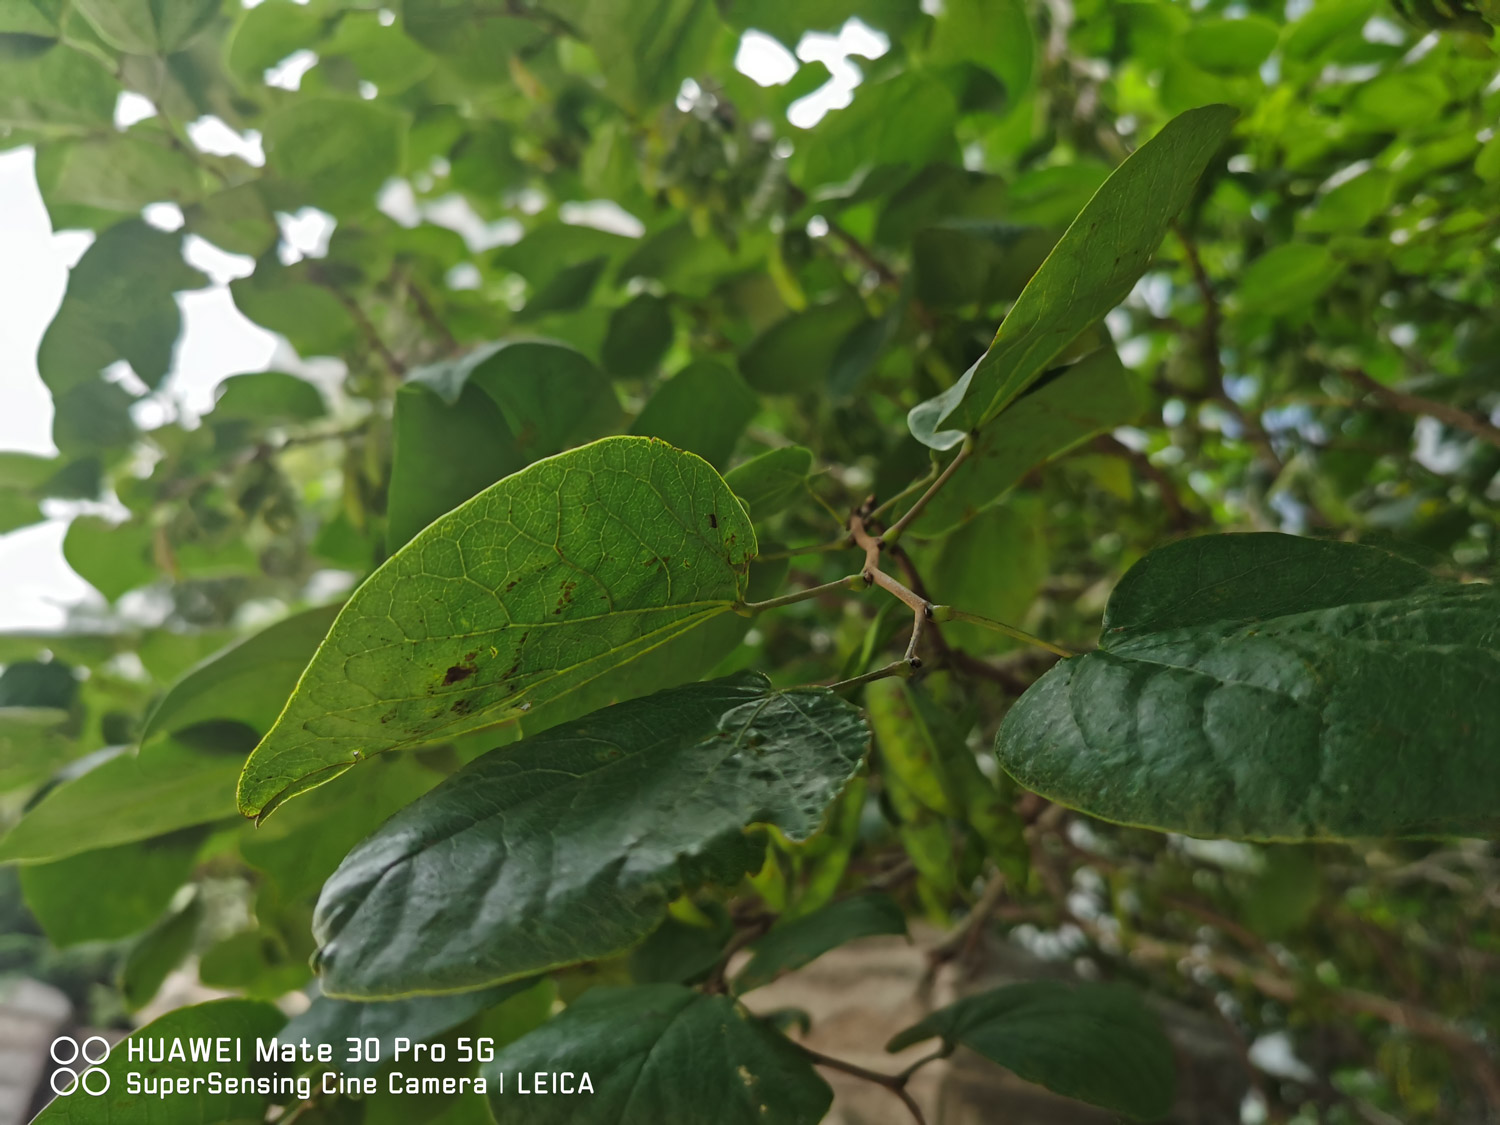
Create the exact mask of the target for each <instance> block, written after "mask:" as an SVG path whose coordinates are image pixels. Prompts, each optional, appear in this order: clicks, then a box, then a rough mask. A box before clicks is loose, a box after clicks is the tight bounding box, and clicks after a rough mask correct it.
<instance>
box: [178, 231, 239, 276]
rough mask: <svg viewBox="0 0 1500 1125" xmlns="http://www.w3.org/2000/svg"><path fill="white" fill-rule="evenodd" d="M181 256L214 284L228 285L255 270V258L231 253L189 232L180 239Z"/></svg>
mask: <svg viewBox="0 0 1500 1125" xmlns="http://www.w3.org/2000/svg"><path fill="white" fill-rule="evenodd" d="M182 256H183V258H185V259H186V260H187V264H188V265H190V266H192V267H193V268H194V269H200V270H202V271H203V272H204V273H206V274H207V275H208V278H209V280H210V281H212V282H213V283H214V284H215V285H228V284H229V283H230V282H231V281H235V280H237V279H238V278H241V277H249V276H250V275H251V274H252V273H254V272H255V259H254V258H252V257H250V256H249V255H248V254H231V253H229V252H228V251H227V250H220V249H219V248H218V247H217V246H215V245H214V244H213V243H212V242H209V241H208V240H207V239H205V238H200V237H199V236H198V235H196V234H190V235H188V236H187V237H186V238H184V239H183V240H182Z"/></svg>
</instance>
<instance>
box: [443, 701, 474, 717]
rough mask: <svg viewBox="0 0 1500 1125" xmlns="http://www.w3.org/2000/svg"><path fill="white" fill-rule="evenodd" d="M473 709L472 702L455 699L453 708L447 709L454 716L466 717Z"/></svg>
mask: <svg viewBox="0 0 1500 1125" xmlns="http://www.w3.org/2000/svg"><path fill="white" fill-rule="evenodd" d="M473 709H474V701H473V700H472V699H455V700H454V701H453V706H452V707H450V708H448V710H450V711H452V712H453V713H454V714H455V715H467V714H468V713H469V712H470V711H472V710H473Z"/></svg>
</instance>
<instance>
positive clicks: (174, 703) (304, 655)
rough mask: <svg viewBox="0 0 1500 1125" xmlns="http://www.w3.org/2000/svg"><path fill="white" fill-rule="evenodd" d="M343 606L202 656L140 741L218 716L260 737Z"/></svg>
mask: <svg viewBox="0 0 1500 1125" xmlns="http://www.w3.org/2000/svg"><path fill="white" fill-rule="evenodd" d="M338 611H339V607H338V606H336V605H332V606H321V607H319V608H317V609H309V610H304V611H303V612H301V613H294V614H292V616H290V617H287V618H285V619H283V620H281V621H278V622H276V623H275V624H274V625H268V626H267V627H266V628H264V629H262V630H261V631H260V632H258V633H256V634H254V635H253V636H250V637H246V638H245V639H243V640H240V641H236V642H235V643H234V644H232V645H230V646H229V647H228V648H226V649H223V650H222V651H220V652H216V653H214V654H213V655H212V656H210V657H208V658H207V659H206V660H203V661H202V662H200V663H199V664H197V665H196V666H194V667H193V668H192V669H190V670H189V671H188V672H186V673H184V675H183V676H182V678H181V679H179V680H178V681H177V682H176V683H175V684H173V685H172V687H171V689H170V690H169V691H168V692H167V694H166V695H164V696H162V698H161V702H159V703H158V704H157V705H156V707H155V708H154V709H153V710H152V711H151V714H150V716H149V717H148V718H147V719H146V724H145V726H144V727H143V728H142V730H141V736H140V740H141V741H142V742H145V741H146V740H148V739H150V738H151V737H153V736H155V735H158V734H173V733H176V732H178V731H180V730H182V729H183V728H184V727H190V726H193V725H194V724H197V723H204V722H208V721H210V720H215V719H217V720H232V721H234V722H239V723H244V724H245V725H246V726H248V727H249V728H250V729H251V730H252V731H253V732H254V736H255V737H257V738H259V737H261V736H262V735H264V734H265V733H266V732H267V731H269V730H270V729H271V726H272V724H273V723H275V721H276V716H278V715H280V714H281V709H282V708H283V707H284V706H286V701H287V698H288V697H289V696H290V695H291V694H292V689H293V688H295V687H296V686H297V678H298V677H299V676H301V675H302V669H303V668H305V667H307V662H308V661H309V660H311V659H312V655H313V653H314V652H315V651H316V650H317V647H318V645H319V644H321V643H322V641H323V638H324V637H325V636H327V635H328V628H329V626H330V625H332V624H333V619H334V617H335V615H337V613H338Z"/></svg>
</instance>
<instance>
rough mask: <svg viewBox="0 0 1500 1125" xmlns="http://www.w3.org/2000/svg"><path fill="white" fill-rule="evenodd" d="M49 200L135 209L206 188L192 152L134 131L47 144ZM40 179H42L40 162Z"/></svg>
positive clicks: (187, 197)
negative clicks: (55, 144) (183, 150)
mask: <svg viewBox="0 0 1500 1125" xmlns="http://www.w3.org/2000/svg"><path fill="white" fill-rule="evenodd" d="M48 155H49V157H50V159H49V160H48V161H47V163H48V164H49V166H50V172H51V176H50V182H48V183H46V184H44V185H43V187H42V194H43V196H44V197H45V198H46V200H47V202H48V204H49V205H53V204H57V203H73V204H79V205H82V206H86V207H99V208H103V209H104V210H108V211H128V212H131V213H136V212H139V211H140V209H141V208H142V207H144V206H145V205H146V204H148V203H158V202H172V203H181V204H186V203H192V202H194V201H196V200H197V199H199V198H200V197H201V196H202V195H203V194H204V183H203V176H202V173H201V172H200V171H199V169H198V165H197V164H196V163H194V161H193V159H192V157H190V156H188V155H186V154H185V153H181V152H178V151H177V150H175V149H172V148H169V147H167V144H166V137H165V136H162V137H161V139H160V140H159V141H157V140H151V139H148V138H147V137H146V136H143V135H139V134H138V133H126V134H119V135H115V136H106V137H88V138H84V139H81V140H77V141H73V142H72V143H70V144H67V145H63V146H60V147H58V148H56V149H53V150H51V152H50V153H49V154H48ZM38 179H39V180H40V179H41V173H40V165H39V166H38Z"/></svg>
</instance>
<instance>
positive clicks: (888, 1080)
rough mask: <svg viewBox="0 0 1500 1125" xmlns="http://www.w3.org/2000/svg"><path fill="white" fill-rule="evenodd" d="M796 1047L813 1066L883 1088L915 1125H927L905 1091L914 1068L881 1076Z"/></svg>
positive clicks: (804, 1045) (806, 1048) (929, 1059)
mask: <svg viewBox="0 0 1500 1125" xmlns="http://www.w3.org/2000/svg"><path fill="white" fill-rule="evenodd" d="M796 1047H797V1049H798V1050H800V1051H801V1052H802V1053H803V1054H804V1055H806V1056H807V1057H808V1058H809V1059H811V1060H812V1062H813V1065H814V1066H826V1067H827V1068H828V1069H829V1070H837V1071H842V1072H843V1073H844V1074H852V1075H853V1076H854V1077H855V1078H863V1079H864V1080H865V1081H866V1082H873V1083H875V1084H876V1085H877V1086H884V1087H885V1088H886V1089H887V1090H889V1091H890V1092H891V1093H893V1094H895V1095H896V1097H898V1098H900V1099H901V1103H902V1104H903V1105H905V1106H906V1108H907V1111H908V1112H909V1113H910V1114H911V1115H912V1118H913V1119H914V1120H915V1121H916V1122H917V1125H927V1118H926V1117H924V1116H923V1114H922V1107H921V1106H919V1105H918V1104H917V1100H916V1099H915V1098H913V1097H912V1096H911V1094H910V1092H909V1091H908V1090H907V1089H906V1084H907V1082H908V1081H909V1080H910V1079H911V1076H912V1074H914V1073H915V1068H911V1067H909V1068H907V1069H906V1070H904V1071H902V1072H901V1073H900V1074H882V1073H881V1072H880V1071H878V1070H869V1069H867V1068H865V1067H862V1066H858V1065H856V1064H855V1063H851V1062H845V1061H844V1060H843V1059H836V1058H834V1057H833V1056H831V1055H825V1054H823V1052H821V1051H815V1050H813V1049H812V1048H811V1047H809V1046H807V1045H806V1044H805V1043H798V1044H796ZM939 1057H940V1056H938V1055H932V1056H931V1057H929V1058H926V1059H923V1060H921V1062H919V1063H918V1064H917V1065H918V1066H921V1065H925V1064H926V1063H929V1062H931V1061H932V1060H933V1059H935V1058H939Z"/></svg>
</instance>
